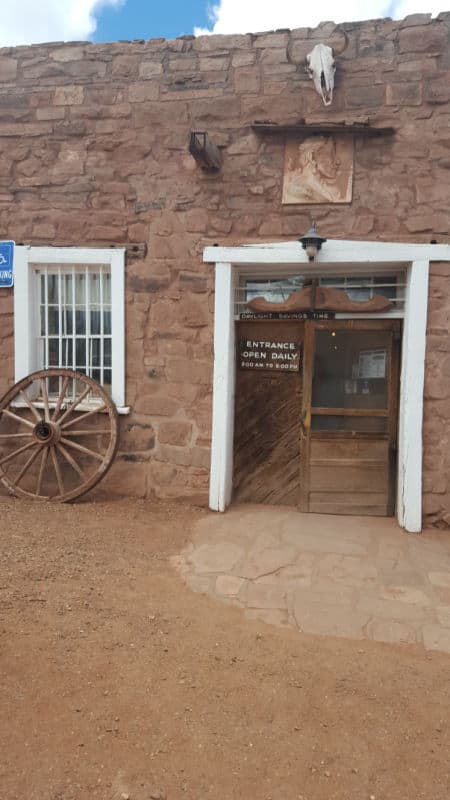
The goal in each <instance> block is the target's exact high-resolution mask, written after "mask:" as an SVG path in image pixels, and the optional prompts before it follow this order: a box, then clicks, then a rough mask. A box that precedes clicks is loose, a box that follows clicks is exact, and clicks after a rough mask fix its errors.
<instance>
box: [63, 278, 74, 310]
mask: <svg viewBox="0 0 450 800" xmlns="http://www.w3.org/2000/svg"><path fill="white" fill-rule="evenodd" d="M72 287H73V283H72V275H64V302H65V303H66V305H72V303H73V296H72V291H73V288H72Z"/></svg>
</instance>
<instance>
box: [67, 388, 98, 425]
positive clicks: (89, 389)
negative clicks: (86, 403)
mask: <svg viewBox="0 0 450 800" xmlns="http://www.w3.org/2000/svg"><path fill="white" fill-rule="evenodd" d="M89 392H92V387H91V386H88V387H87V388H86V389H85V390H84V392H82V393H81V394H80V396H79V397H77V398H76V400H74V401H73V403H71V404H70V406H69V408H68V409H67V410H66V411H65V412H64V414H63V415H62V417H60V418H59V424H61V422H62V421H63V420H64V419H66V417H68V416H69V414H71V413H72V411H75V409H76V407H77V406H78V405H80V403H82V402H83V400H84V398H85V397H87V396H88V394H89Z"/></svg>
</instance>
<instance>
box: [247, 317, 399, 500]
mask: <svg viewBox="0 0 450 800" xmlns="http://www.w3.org/2000/svg"><path fill="white" fill-rule="evenodd" d="M400 339H401V322H400V321H399V320H395V319H376V320H374V319H372V320H367V319H352V320H330V321H324V320H305V321H286V322H284V321H267V322H266V321H264V322H263V321H258V322H256V321H246V322H238V323H236V349H237V358H236V396H235V420H234V430H235V434H234V462H233V463H234V469H233V495H234V498H235V499H236V500H238V501H243V502H255V503H271V504H277V505H298V507H299V508H300V510H302V511H311V512H317V513H330V514H366V515H376V516H391V515H393V514H394V512H395V496H396V454H397V419H398V395H399V363H400ZM297 354H298V356H297Z"/></svg>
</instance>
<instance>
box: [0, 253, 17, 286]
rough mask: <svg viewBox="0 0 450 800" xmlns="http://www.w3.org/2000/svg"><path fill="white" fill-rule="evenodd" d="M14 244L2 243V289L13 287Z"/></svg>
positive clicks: (0, 258) (0, 284)
mask: <svg viewBox="0 0 450 800" xmlns="http://www.w3.org/2000/svg"><path fill="white" fill-rule="evenodd" d="M13 267H14V242H0V288H8V287H10V286H12V285H13V282H14V278H13Z"/></svg>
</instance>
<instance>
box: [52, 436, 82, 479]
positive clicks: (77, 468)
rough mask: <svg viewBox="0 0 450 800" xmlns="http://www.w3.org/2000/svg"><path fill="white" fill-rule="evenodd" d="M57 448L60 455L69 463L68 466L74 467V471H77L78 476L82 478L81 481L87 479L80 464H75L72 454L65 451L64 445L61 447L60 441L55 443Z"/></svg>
mask: <svg viewBox="0 0 450 800" xmlns="http://www.w3.org/2000/svg"><path fill="white" fill-rule="evenodd" d="M57 448H58V450H59V452H60V453H61V455H62V456H64V458H65V459H66V461H67V462H68V463H69V464H70V466H71V467H72V469H74V470H75V472H76V473H77V474H78V475H79V476H80V478H82V480H83V481H86V480H87V475H86V473H85V472H83V470H82V469H81V467H80V465H79V464H77V462H76V461H75V459H74V458H72V456H71V455H70V453H68V452H67V450H66V448H65V447H63V445H62V444H61V442H59V443H58V445H57Z"/></svg>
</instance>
